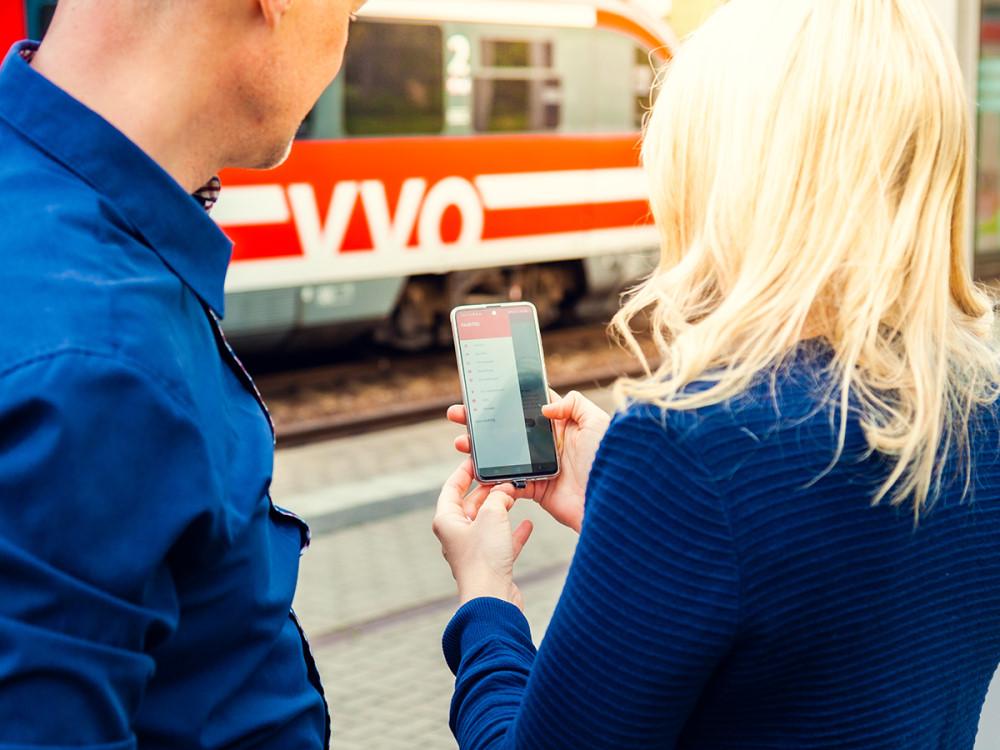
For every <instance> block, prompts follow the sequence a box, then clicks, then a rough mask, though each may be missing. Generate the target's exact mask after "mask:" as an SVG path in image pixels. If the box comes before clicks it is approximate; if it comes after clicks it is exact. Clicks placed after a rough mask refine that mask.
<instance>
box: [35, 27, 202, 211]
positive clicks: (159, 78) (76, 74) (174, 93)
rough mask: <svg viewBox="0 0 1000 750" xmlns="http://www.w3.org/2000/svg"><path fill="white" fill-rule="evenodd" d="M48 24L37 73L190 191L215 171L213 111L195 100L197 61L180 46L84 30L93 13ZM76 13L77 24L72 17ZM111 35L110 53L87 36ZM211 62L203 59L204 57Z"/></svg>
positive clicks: (37, 59) (111, 30)
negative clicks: (159, 45)
mask: <svg viewBox="0 0 1000 750" xmlns="http://www.w3.org/2000/svg"><path fill="white" fill-rule="evenodd" d="M77 15H78V16H81V17H80V18H78V19H73V18H72V17H70V18H67V19H64V23H62V24H61V25H56V24H53V28H51V29H50V31H49V34H48V35H47V36H46V39H45V41H44V42H43V43H42V44H41V46H40V48H39V50H38V52H37V53H36V54H35V56H34V58H33V60H32V62H31V65H32V67H33V68H34V69H35V70H36V71H37V72H38V73H40V74H41V75H43V76H45V77H46V78H48V79H49V80H50V81H52V83H54V84H55V85H57V86H59V87H60V88H62V89H63V90H64V91H66V92H67V93H68V94H70V95H71V96H73V97H74V98H75V99H77V100H79V101H80V102H82V103H83V104H85V105H86V106H87V107H89V108H90V109H92V110H94V111H95V112H97V113H98V114H100V115H101V116H102V117H104V119H106V120H107V121H108V122H110V123H111V124H112V125H114V126H115V127H116V128H118V129H119V130H120V131H122V133H124V134H125V135H126V136H127V137H128V138H129V139H130V140H132V141H133V142H134V143H135V144H136V145H138V146H139V147H140V148H141V149H143V151H145V152H146V153H147V154H148V155H149V156H150V158H152V159H153V160H154V161H156V162H157V163H158V164H159V165H160V166H161V167H163V169H164V170H166V171H167V173H169V174H170V175H171V176H172V177H173V178H174V179H175V180H177V182H178V183H179V184H180V185H181V186H182V187H183V188H184V189H185V190H186V191H188V192H194V191H195V190H197V189H198V188H200V187H201V186H202V185H204V184H205V183H206V182H207V181H208V180H209V179H210V178H211V176H212V175H214V174H215V173H216V172H217V171H218V169H219V168H220V167H221V164H218V163H213V158H212V155H213V149H212V141H213V140H214V138H215V134H214V133H213V132H212V127H213V124H212V114H211V112H209V111H204V110H202V109H201V107H200V106H199V102H201V101H203V100H205V101H207V100H208V97H207V96H206V97H199V96H197V86H199V85H200V81H199V77H198V76H197V75H196V69H197V64H198V62H197V61H190V60H185V59H184V56H183V51H182V50H180V49H175V50H172V51H164V50H163V49H162V48H161V49H152V48H150V44H149V42H148V40H141V39H135V38H131V39H130V37H129V35H128V34H127V33H124V34H117V33H116V32H118V31H119V30H118V29H115V28H114V26H115V24H111V28H104V29H100V33H99V35H96V34H97V32H98V29H88V28H87V25H88V23H92V22H93V21H94V20H96V17H95V15H94V14H90V15H89V17H88V16H87V14H77ZM73 20H76V21H77V23H76V24H75V25H71V21H73ZM95 38H97V39H102V40H107V39H115V40H116V43H118V44H120V48H119V49H117V50H116V51H115V52H114V53H111V52H110V51H109V50H107V49H106V48H103V49H102V48H101V47H100V44H102V43H103V44H105V45H106V44H107V42H102V43H98V45H94V44H93V43H92V42H90V41H89V40H93V39H95ZM202 62H203V63H204V64H210V63H209V61H202Z"/></svg>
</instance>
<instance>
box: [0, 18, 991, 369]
mask: <svg viewBox="0 0 1000 750" xmlns="http://www.w3.org/2000/svg"><path fill="white" fill-rule="evenodd" d="M927 1H928V2H929V4H930V5H931V6H932V7H933V8H934V10H935V11H936V12H937V14H938V16H939V17H940V18H941V20H942V25H943V27H944V28H945V31H946V33H947V34H948V35H949V36H950V37H951V39H952V41H953V42H954V44H955V46H956V49H957V50H958V53H959V58H960V62H961V63H962V65H963V70H964V72H965V75H966V77H967V79H968V81H969V93H970V100H971V102H972V105H973V107H974V112H973V115H974V122H975V123H976V125H977V145H976V148H977V159H976V181H975V195H976V200H975V202H974V207H973V208H972V210H971V211H970V217H969V223H970V226H971V228H972V229H973V231H972V232H971V233H970V234H971V235H972V238H973V239H972V244H971V246H970V249H969V253H970V258H971V260H972V263H971V267H972V268H973V270H974V274H975V275H976V276H977V277H978V278H979V279H981V280H984V281H987V282H991V283H996V282H997V279H998V278H1000V0H927ZM674 2H675V4H678V3H680V2H682V0H674ZM54 8H55V2H52V1H51V0H4V2H3V3H0V45H3V44H4V43H7V44H8V45H9V44H11V43H13V42H14V41H16V40H18V39H21V38H26V37H27V38H34V39H39V38H41V36H42V35H43V34H44V32H45V28H46V26H47V24H48V22H49V19H51V17H52V12H53V9H54ZM359 16H360V17H359V18H358V20H357V21H356V22H355V23H354V24H353V26H352V29H351V34H350V41H349V43H348V47H347V50H346V53H345V58H344V66H343V69H342V71H341V73H340V75H339V76H338V77H337V79H336V80H335V81H334V82H333V83H332V84H331V86H330V87H329V88H328V89H327V90H326V91H325V92H324V93H323V95H322V96H321V97H320V99H319V101H318V102H317V103H316V106H315V107H314V109H313V110H312V112H310V114H309V116H308V117H307V118H306V119H305V121H304V122H303V123H302V126H301V128H300V131H299V133H298V136H297V139H296V143H295V145H294V147H293V148H292V151H291V155H290V156H289V158H288V160H287V161H286V162H285V163H284V164H283V165H281V166H280V167H278V168H276V169H274V170H270V171H248V170H225V171H224V172H223V174H222V175H221V178H222V181H223V190H222V195H221V198H220V200H219V203H218V204H217V205H216V207H215V208H214V209H213V212H212V214H213V216H214V218H215V219H216V221H217V222H218V223H219V225H220V226H221V227H222V228H223V230H224V231H225V232H226V233H227V234H228V235H229V236H230V237H231V238H232V239H233V240H234V243H235V245H234V253H233V258H232V262H231V266H230V269H229V274H228V277H227V282H226V296H227V300H226V310H227V314H226V319H225V320H224V321H223V325H224V327H225V329H226V332H227V335H228V336H229V338H230V339H231V340H232V341H233V343H234V345H235V346H236V347H237V349H239V350H241V351H248V352H249V351H268V350H280V349H287V348H299V347H303V346H310V345H321V344H337V343H341V342H344V341H349V340H351V339H352V338H353V337H356V336H358V335H363V334H364V335H370V336H372V337H374V338H375V339H376V340H379V341H382V342H385V343H389V344H392V345H394V346H398V347H402V348H411V349H412V348H421V347H424V346H427V345H429V344H432V343H434V342H440V341H441V340H442V339H446V338H447V337H448V335H449V333H448V330H447V311H448V310H449V309H450V308H451V307H452V306H454V305H456V304H459V303H469V302H472V303H474V302H483V301H496V300H519V299H528V300H531V301H532V302H534V303H535V305H536V307H537V308H538V310H539V318H540V321H541V322H542V324H543V325H545V324H548V323H551V322H553V321H555V320H558V319H560V318H561V317H564V316H566V315H567V314H578V315H583V316H586V315H588V314H589V313H591V312H596V313H597V314H603V313H605V312H607V311H609V310H610V309H612V308H613V307H614V306H615V304H616V303H617V292H618V291H619V290H620V289H622V288H623V287H625V286H626V285H628V284H629V283H631V282H632V281H633V280H635V279H637V278H639V277H640V276H641V275H643V274H644V273H645V272H646V271H647V269H648V268H650V266H651V264H652V262H653V259H654V258H655V248H656V243H657V238H656V233H655V231H654V229H653V227H652V225H651V223H650V219H649V213H648V206H647V203H646V190H645V183H644V180H643V178H642V174H641V171H640V169H639V167H638V148H637V146H638V133H639V130H640V125H641V121H642V117H643V115H644V113H645V111H646V109H647V107H648V104H649V90H650V83H651V82H652V80H653V78H654V76H655V75H656V74H657V73H658V72H659V70H660V69H661V68H662V66H663V65H665V64H666V63H667V62H668V61H669V59H670V57H671V54H672V52H671V51H672V50H673V49H675V47H676V45H677V43H678V41H677V35H676V34H675V33H674V31H673V29H672V28H671V27H670V25H669V24H668V23H666V22H665V21H664V20H663V18H662V17H661V16H660V15H658V14H656V13H653V12H651V11H650V10H649V9H648V7H647V6H646V5H644V4H643V3H642V1H641V0H369V2H368V3H367V4H366V5H365V6H364V7H363V8H362V10H361V13H360V14H359Z"/></svg>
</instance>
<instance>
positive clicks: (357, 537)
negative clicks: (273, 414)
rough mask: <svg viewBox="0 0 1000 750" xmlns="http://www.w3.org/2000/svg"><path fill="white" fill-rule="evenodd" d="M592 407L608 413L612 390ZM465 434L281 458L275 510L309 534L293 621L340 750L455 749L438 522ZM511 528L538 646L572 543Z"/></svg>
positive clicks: (335, 446) (525, 506) (308, 449)
mask: <svg viewBox="0 0 1000 750" xmlns="http://www.w3.org/2000/svg"><path fill="white" fill-rule="evenodd" d="M587 395H588V396H589V397H591V398H592V399H594V400H595V401H597V402H598V403H601V405H602V406H605V407H606V408H610V398H609V396H608V394H607V392H606V391H588V392H587ZM461 432H462V428H461V427H458V426H456V425H453V424H451V423H450V422H448V421H447V420H446V419H445V418H444V415H442V418H441V419H439V420H434V421H431V422H425V423H421V424H416V425H411V426H408V427H401V428H396V429H392V430H387V431H385V432H380V433H377V434H371V435H361V436H355V437H349V438H344V439H341V440H332V441H328V442H324V443H319V444H315V445H308V446H301V447H296V448H288V449H283V450H281V451H279V452H278V453H277V455H276V457H275V472H274V482H273V484H272V496H273V499H274V502H275V503H276V504H278V505H281V506H283V507H286V508H288V509H290V510H293V511H295V512H296V513H298V514H299V515H301V516H302V517H303V518H305V519H306V521H308V523H309V525H310V527H311V528H312V530H313V542H312V545H311V547H310V549H309V551H308V552H307V553H306V554H305V556H304V557H303V558H302V562H301V571H300V575H299V588H298V593H297V595H296V600H295V609H296V612H297V613H298V615H299V619H300V620H301V622H302V625H303V627H304V628H305V630H306V633H307V634H308V636H309V640H310V644H311V646H312V649H313V654H314V656H315V657H316V661H317V664H318V666H319V669H320V672H321V674H322V676H323V683H324V687H325V689H326V692H327V697H328V700H329V703H330V707H331V713H332V718H333V742H332V747H333V748H334V750H423V748H435V749H438V748H442V749H445V750H447V749H449V748H452V749H453V748H455V747H456V743H455V741H454V739H453V737H452V735H451V731H450V730H449V728H448V704H449V701H450V699H451V693H452V688H453V684H454V682H453V677H452V675H451V672H449V671H448V667H447V666H446V665H445V662H444V657H443V655H442V653H441V634H442V632H443V631H444V627H445V625H446V624H447V622H448V620H449V619H450V618H451V616H452V614H453V613H454V611H455V609H456V607H457V604H458V600H457V596H456V589H455V582H454V580H453V579H452V577H451V572H450V570H449V569H448V565H447V563H445V561H444V558H442V556H441V547H440V545H439V544H438V541H437V539H436V538H435V537H434V534H433V532H432V531H431V520H432V518H433V511H434V503H435V501H436V499H437V495H438V491H439V490H440V487H441V484H442V483H443V482H444V480H445V479H447V477H448V476H449V475H450V474H451V473H452V471H454V469H455V467H456V466H458V464H459V462H460V461H461V455H460V454H459V453H458V452H457V451H456V450H455V448H454V445H453V443H454V439H455V436H456V435H458V434H460V433H461ZM514 515H515V516H517V517H519V518H522V517H524V518H527V517H530V518H532V519H533V520H534V521H535V530H534V533H533V534H532V538H531V539H530V541H529V543H528V544H527V546H526V547H525V548H524V550H523V551H522V553H521V556H520V558H519V559H518V562H517V569H516V572H517V578H518V582H519V585H520V586H521V589H522V592H523V594H524V599H525V602H526V609H525V611H526V614H527V616H528V619H529V621H530V622H531V624H532V631H533V634H534V636H535V638H536V641H537V640H538V639H540V637H541V635H542V633H543V632H544V628H545V625H546V624H547V622H548V619H549V617H550V616H551V613H552V610H553V609H554V607H555V603H556V600H557V599H558V595H559V591H560V590H561V588H562V583H563V580H564V578H565V574H566V570H567V568H568V566H569V561H570V559H571V557H572V554H573V548H574V546H575V544H576V535H575V534H574V533H573V532H571V531H570V530H569V529H566V528H564V527H562V526H559V525H558V524H556V523H555V522H553V521H552V520H551V519H550V518H548V516H546V515H545V514H544V513H542V512H541V511H539V509H538V508H537V507H536V506H535V505H534V504H533V503H530V502H528V501H525V502H522V503H520V504H519V505H518V506H517V507H516V508H515V513H514Z"/></svg>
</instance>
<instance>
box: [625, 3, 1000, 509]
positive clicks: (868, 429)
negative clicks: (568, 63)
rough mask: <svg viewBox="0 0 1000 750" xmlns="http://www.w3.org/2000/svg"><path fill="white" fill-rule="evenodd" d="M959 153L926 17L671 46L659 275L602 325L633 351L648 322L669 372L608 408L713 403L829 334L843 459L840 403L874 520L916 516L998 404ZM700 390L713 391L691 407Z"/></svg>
mask: <svg viewBox="0 0 1000 750" xmlns="http://www.w3.org/2000/svg"><path fill="white" fill-rule="evenodd" d="M970 142H971V135H970V126H969V116H968V110H967V104H966V98H965V93H964V86H963V82H962V76H961V72H960V70H959V67H958V63H957V60H956V59H955V56H954V53H953V51H952V50H951V48H950V45H949V43H948V42H947V41H946V39H945V37H944V35H943V34H942V32H941V29H940V27H939V26H938V24H937V22H936V20H935V18H934V16H933V14H932V12H931V11H930V10H929V9H928V7H927V6H926V4H925V3H924V2H923V0H732V2H729V3H727V4H725V5H724V6H723V7H722V8H721V9H720V10H718V11H717V12H716V13H715V14H714V15H713V16H711V17H710V18H709V19H708V20H707V21H706V22H705V23H704V24H703V25H702V26H701V27H700V28H699V29H698V30H696V31H695V32H694V33H693V34H692V36H691V37H690V38H689V39H688V40H687V41H686V42H685V43H684V44H683V45H682V46H681V48H680V50H679V52H678V54H677V55H676V57H675V58H674V60H673V61H672V63H671V64H670V67H669V69H668V70H667V71H666V74H665V75H664V76H663V78H662V80H661V81H660V82H659V84H658V96H657V99H656V103H655V105H654V107H653V110H652V112H651V114H650V116H649V117H648V120H647V123H646V128H645V137H644V143H643V148H642V160H643V164H644V166H645V169H646V171H647V174H648V177H649V181H650V190H651V208H652V213H653V216H654V218H655V220H656V223H657V226H658V229H659V235H660V242H661V259H660V263H659V266H658V268H657V270H656V271H655V272H654V273H653V275H652V276H651V277H650V278H649V279H648V280H647V281H645V282H644V283H643V284H642V285H640V286H639V287H638V288H637V289H636V290H635V291H634V292H633V293H631V294H630V295H629V296H628V298H627V301H626V303H625V305H624V306H623V308H622V310H621V311H620V312H619V314H618V315H617V316H616V318H615V320H614V322H613V328H614V329H615V330H616V331H617V332H618V333H620V334H621V335H622V337H623V338H624V340H625V343H626V345H628V346H629V347H630V348H632V349H633V351H635V352H636V353H637V354H638V353H639V351H638V349H637V345H636V341H635V338H634V337H633V335H632V333H631V332H630V331H629V324H630V321H632V320H633V319H635V318H636V316H637V315H639V314H640V313H645V315H647V316H649V321H650V322H651V324H652V330H653V336H654V339H655V341H656V343H657V346H658V349H659V354H660V356H661V357H662V364H661V365H660V366H659V367H658V368H657V369H656V370H655V371H650V370H649V368H648V367H647V373H648V374H647V376H646V377H643V378H637V379H631V380H624V381H622V382H620V383H619V384H618V387H617V393H618V395H619V397H620V398H622V399H638V400H643V401H649V402H653V403H656V404H659V405H660V406H662V407H664V408H667V409H689V408H694V407H697V406H699V405H704V404H709V403H717V402H720V401H723V400H725V399H727V398H730V397H731V396H733V395H735V394H736V393H738V392H739V391H741V390H743V389H744V388H746V387H747V385H748V384H749V383H750V382H751V380H752V379H753V378H754V377H756V376H757V375H758V374H759V373H761V372H762V371H768V370H770V371H773V368H774V367H775V366H776V365H777V363H779V362H781V360H782V359H783V358H784V357H785V356H787V355H788V354H789V353H790V352H791V351H793V350H794V349H795V347H796V344H797V343H798V342H799V341H800V340H802V339H803V338H807V337H821V338H822V339H825V341H826V342H828V344H829V345H830V347H831V348H832V351H833V353H834V361H833V369H832V371H833V373H835V378H834V380H835V382H836V383H838V384H839V386H838V387H837V388H835V390H834V392H833V394H831V395H832V396H833V398H834V399H835V400H836V401H835V402H836V403H839V406H840V414H841V418H840V420H839V425H840V426H839V430H840V433H839V441H838V446H839V448H838V455H839V450H840V448H842V446H843V441H844V430H845V428H846V422H847V419H846V417H847V411H848V403H849V398H850V399H851V403H852V409H854V408H857V409H858V410H859V412H860V419H861V425H862V427H863V429H864V432H865V435H866V436H867V439H868V442H869V444H870V446H871V447H872V448H873V449H875V450H876V451H878V452H880V453H881V454H883V455H884V456H885V457H886V458H887V459H888V460H889V464H890V466H891V467H892V469H891V472H890V474H889V476H888V478H887V479H886V481H885V483H884V484H883V486H882V487H881V490H880V492H879V493H878V495H877V496H876V497H875V498H873V502H878V501H879V500H880V499H881V498H883V497H886V496H889V497H890V498H891V499H892V501H893V502H902V501H903V500H905V499H907V498H911V499H912V500H913V502H914V512H915V513H919V511H920V509H921V507H922V506H923V505H924V504H925V503H926V502H927V501H928V499H930V498H933V496H934V494H935V491H936V489H937V487H938V485H939V483H940V481H941V472H940V471H937V470H938V469H939V468H940V465H941V462H942V461H943V460H944V457H945V456H946V455H947V454H948V453H949V452H951V451H952V450H958V452H959V453H958V455H960V456H962V457H964V458H965V459H966V460H967V458H968V445H967V443H966V441H965V437H964V433H965V429H966V426H967V424H968V420H969V414H970V412H971V410H972V408H973V406H974V405H975V404H982V403H989V402H992V401H993V400H995V399H996V397H997V382H998V361H997V356H996V354H995V353H994V351H993V350H992V348H991V347H990V345H989V341H988V339H989V335H990V329H991V326H992V323H993V313H992V307H991V304H990V302H989V299H988V298H987V297H986V295H985V294H984V293H983V292H982V291H981V290H978V289H976V288H975V287H974V286H973V285H972V284H971V282H970V281H969V279H968V275H967V269H966V260H965V253H966V229H965V222H966V210H967V184H966V183H967V174H968V169H969V159H970ZM644 361H645V360H644ZM698 380H701V381H708V382H709V383H710V384H711V387H708V388H707V389H695V390H693V391H692V389H690V388H686V386H688V385H689V384H690V383H692V382H693V381H698ZM966 463H967V461H966ZM968 468H969V467H968V466H967V465H966V469H968ZM965 477H966V489H968V486H969V485H968V482H969V474H968V473H966V475H965Z"/></svg>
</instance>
